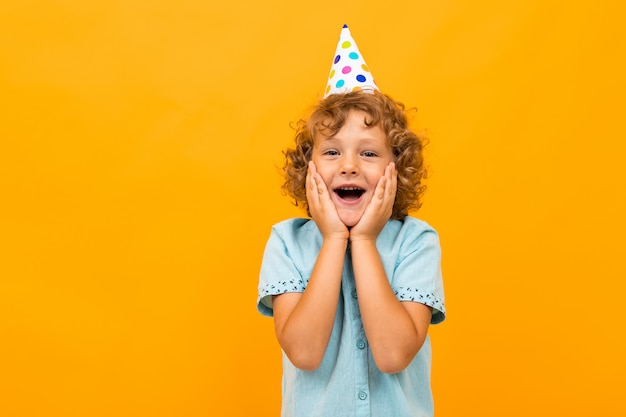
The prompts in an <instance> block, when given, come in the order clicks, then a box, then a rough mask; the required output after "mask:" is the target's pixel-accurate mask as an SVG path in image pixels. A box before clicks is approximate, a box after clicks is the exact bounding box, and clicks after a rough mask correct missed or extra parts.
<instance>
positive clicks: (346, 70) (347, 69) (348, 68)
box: [341, 65, 352, 74]
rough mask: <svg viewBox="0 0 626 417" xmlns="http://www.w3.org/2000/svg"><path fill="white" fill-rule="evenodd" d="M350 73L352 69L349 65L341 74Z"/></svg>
mask: <svg viewBox="0 0 626 417" xmlns="http://www.w3.org/2000/svg"><path fill="white" fill-rule="evenodd" d="M350 71H352V68H351V67H349V66H347V65H346V66H345V67H343V68H342V69H341V72H343V73H344V74H347V73H349V72H350Z"/></svg>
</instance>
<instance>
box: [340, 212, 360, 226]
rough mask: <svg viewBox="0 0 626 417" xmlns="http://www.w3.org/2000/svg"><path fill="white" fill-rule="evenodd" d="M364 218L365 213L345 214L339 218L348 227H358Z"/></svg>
mask: <svg viewBox="0 0 626 417" xmlns="http://www.w3.org/2000/svg"><path fill="white" fill-rule="evenodd" d="M361 217H363V213H343V214H340V215H339V218H340V219H341V221H342V222H343V224H345V225H346V227H352V226H356V225H357V223H358V222H359V220H361Z"/></svg>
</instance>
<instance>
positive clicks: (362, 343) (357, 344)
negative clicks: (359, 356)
mask: <svg viewBox="0 0 626 417" xmlns="http://www.w3.org/2000/svg"><path fill="white" fill-rule="evenodd" d="M356 347H358V348H359V349H364V348H365V342H364V341H363V340H361V339H359V341H358V342H356Z"/></svg>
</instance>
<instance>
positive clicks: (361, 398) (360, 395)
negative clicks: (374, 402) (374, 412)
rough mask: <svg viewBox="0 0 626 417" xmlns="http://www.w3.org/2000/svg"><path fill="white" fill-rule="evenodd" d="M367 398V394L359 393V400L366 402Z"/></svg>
mask: <svg viewBox="0 0 626 417" xmlns="http://www.w3.org/2000/svg"><path fill="white" fill-rule="evenodd" d="M366 398H367V392H365V391H359V400H364V399H366Z"/></svg>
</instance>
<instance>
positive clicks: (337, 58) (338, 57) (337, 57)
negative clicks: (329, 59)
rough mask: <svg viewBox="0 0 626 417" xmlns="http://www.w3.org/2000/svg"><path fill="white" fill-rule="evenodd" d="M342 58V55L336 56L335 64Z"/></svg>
mask: <svg viewBox="0 0 626 417" xmlns="http://www.w3.org/2000/svg"><path fill="white" fill-rule="evenodd" d="M340 59H341V55H337V56H336V57H335V64H336V63H337V62H339V60H340Z"/></svg>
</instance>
